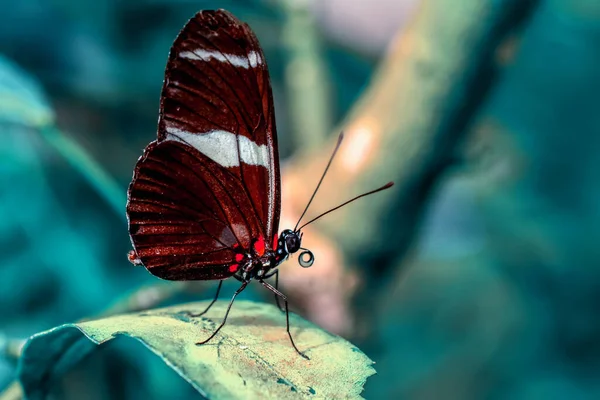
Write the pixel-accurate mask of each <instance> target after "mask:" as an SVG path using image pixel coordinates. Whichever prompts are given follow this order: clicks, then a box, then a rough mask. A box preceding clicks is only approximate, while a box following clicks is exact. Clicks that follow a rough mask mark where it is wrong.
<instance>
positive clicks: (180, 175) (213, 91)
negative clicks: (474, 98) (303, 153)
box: [127, 10, 281, 280]
mask: <svg viewBox="0 0 600 400" xmlns="http://www.w3.org/2000/svg"><path fill="white" fill-rule="evenodd" d="M280 204H281V200H280V177H279V159H278V154H277V135H276V132H275V120H274V114H273V99H272V94H271V86H270V82H269V75H268V71H267V66H266V63H265V58H264V55H263V53H262V50H261V48H260V46H259V44H258V41H257V39H256V37H255V36H254V34H253V33H252V31H251V30H250V28H249V27H248V26H247V25H246V24H243V23H241V22H240V21H238V20H237V19H235V18H234V17H233V16H232V15H231V14H229V13H227V12H226V11H222V10H219V11H203V12H200V13H198V14H197V15H196V16H195V17H194V18H192V19H191V20H190V21H189V22H188V23H187V24H186V26H185V27H184V28H183V30H182V31H181V33H180V34H179V36H178V37H177V39H176V40H175V43H174V44H173V47H172V48H171V52H170V55H169V60H168V63H167V68H166V72H165V82H164V86H163V91H162V95H161V108H160V118H159V127H158V141H157V142H154V143H151V144H150V145H149V146H148V147H147V148H146V150H145V152H144V155H143V156H142V157H141V158H140V160H139V161H138V164H137V165H136V168H135V172H134V177H133V181H132V183H131V185H130V187H129V201H128V204H127V213H128V218H129V232H130V235H131V240H132V243H133V246H134V249H135V251H136V254H137V256H138V257H139V259H140V260H141V262H142V264H143V265H144V266H145V267H146V268H148V270H149V271H150V272H152V273H153V274H154V275H157V276H159V277H161V278H165V279H176V280H184V279H222V278H225V277H228V276H231V275H233V273H234V272H233V271H230V268H229V267H230V265H231V264H232V263H233V262H234V258H235V256H234V250H233V248H234V246H240V247H241V248H243V249H249V248H250V246H251V245H252V242H253V240H256V239H258V238H260V237H261V236H262V237H264V238H266V239H267V240H266V243H269V244H270V240H268V239H270V238H272V237H273V235H274V233H275V232H276V231H277V228H278V225H279V212H280Z"/></svg>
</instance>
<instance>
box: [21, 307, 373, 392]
mask: <svg viewBox="0 0 600 400" xmlns="http://www.w3.org/2000/svg"><path fill="white" fill-rule="evenodd" d="M207 305H208V302H200V303H191V304H186V305H179V306H174V307H168V308H162V309H156V310H151V311H144V312H140V313H135V314H125V315H117V316H113V317H108V318H103V319H98V320H94V321H86V322H80V323H77V324H65V325H62V326H59V327H57V328H54V329H51V330H49V331H46V332H43V333H39V334H37V335H34V336H33V337H32V338H30V339H29V341H28V342H27V344H26V345H25V347H24V349H23V356H22V357H21V360H20V362H19V368H18V376H19V379H20V380H21V383H22V385H23V389H24V391H25V394H26V395H27V398H28V399H32V400H35V399H41V398H44V395H45V393H46V391H47V390H48V389H49V387H50V385H51V383H52V381H53V380H54V379H56V378H58V377H60V376H61V375H62V374H64V373H65V372H66V371H68V370H69V369H71V368H72V367H73V366H74V365H75V364H76V363H77V362H79V361H80V360H81V359H83V358H84V357H86V356H87V355H88V354H89V353H91V352H92V351H93V350H94V349H95V348H97V346H96V345H102V344H103V343H106V342H108V341H110V340H112V339H114V338H115V337H116V336H118V335H123V336H126V337H131V338H135V339H137V340H139V341H140V342H142V343H143V344H144V345H145V346H146V347H148V348H149V349H150V350H151V351H153V352H154V353H155V354H157V355H158V356H159V357H161V358H162V359H163V360H164V362H165V363H167V364H168V365H169V366H170V367H171V368H173V369H174V370H175V371H176V372H177V373H178V374H179V375H181V376H182V377H183V378H184V379H185V380H187V381H188V382H189V383H190V384H191V385H192V386H193V387H194V388H195V389H196V390H198V392H200V393H201V394H202V395H203V396H205V397H207V398H210V399H229V398H255V397H256V398H264V399H269V398H276V399H286V398H299V397H311V396H315V397H316V398H344V399H347V398H360V393H361V391H362V388H363V385H364V383H365V381H366V379H367V378H368V377H369V376H370V375H372V374H374V373H375V370H374V369H373V367H372V364H373V362H372V361H371V360H370V359H369V358H368V357H367V356H366V355H365V354H364V353H362V352H361V351H360V350H359V349H357V348H356V347H355V346H353V345H352V344H351V343H349V342H347V341H346V340H344V339H342V338H340V337H338V336H335V335H332V334H330V333H327V332H325V331H323V330H322V329H320V328H318V327H317V326H315V325H313V324H312V323H310V322H307V321H305V320H303V319H302V318H300V317H298V316H296V315H290V326H291V332H292V335H293V336H294V340H295V342H296V344H297V345H298V348H299V349H300V350H302V351H304V352H305V353H306V354H307V355H308V356H309V357H310V360H305V359H303V358H302V357H300V356H299V355H298V354H297V353H296V352H295V350H294V349H293V348H292V346H291V344H290V342H289V338H288V336H287V333H286V330H285V314H284V313H282V312H281V311H279V310H278V309H277V308H276V307H275V306H272V305H267V304H263V303H254V302H250V301H237V302H236V303H235V304H234V306H233V308H232V310H231V313H230V315H229V318H228V320H227V324H226V325H225V327H224V328H223V329H222V330H221V331H220V332H219V334H217V335H216V336H215V337H214V338H213V339H212V340H211V341H210V342H209V343H207V344H205V345H200V346H197V345H196V344H195V343H196V342H198V341H201V340H203V339H205V338H207V337H208V336H209V335H210V334H212V332H213V331H214V330H215V328H216V327H217V326H218V324H219V323H220V322H221V320H222V318H223V316H224V314H225V310H226V308H227V305H228V302H226V301H219V302H217V303H215V304H214V306H213V307H212V308H211V310H210V311H209V312H208V313H207V314H205V316H203V317H197V318H191V317H189V316H188V312H192V313H199V312H201V311H202V310H204V309H205V308H206V306H207Z"/></svg>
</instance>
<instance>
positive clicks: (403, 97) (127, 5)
mask: <svg viewBox="0 0 600 400" xmlns="http://www.w3.org/2000/svg"><path fill="white" fill-rule="evenodd" d="M211 8H226V9H228V10H230V11H231V12H233V13H234V14H235V15H236V16H238V17H239V18H240V19H242V20H244V21H246V22H248V23H249V24H250V25H251V27H252V28H253V29H254V30H255V31H256V34H257V36H258V37H259V40H260V42H261V44H262V46H263V48H264V51H265V53H266V57H267V60H268V63H269V68H270V71H271V78H272V84H273V91H274V96H275V103H276V110H277V111H276V113H277V122H278V130H279V138H280V154H281V155H282V159H283V160H282V162H283V163H284V164H283V165H284V174H283V185H284V201H283V207H284V211H283V212H284V218H283V221H282V225H283V224H284V223H286V222H287V221H293V220H294V218H295V217H297V213H298V212H299V211H298V210H300V211H301V207H302V205H303V204H305V201H306V199H307V198H308V196H310V191H311V189H312V187H313V185H314V182H316V180H317V179H318V174H319V172H318V171H320V170H321V168H322V165H323V161H324V159H325V157H327V155H328V153H329V151H330V149H331V143H332V140H333V139H334V138H335V135H336V133H337V132H338V131H339V129H341V128H342V127H344V128H345V129H346V131H347V143H346V144H345V145H344V146H347V149H348V150H346V152H345V153H343V154H342V155H341V156H340V158H341V160H338V161H339V163H338V164H339V166H338V167H337V168H334V169H333V170H332V174H331V176H330V177H329V178H328V180H326V184H325V186H326V188H324V189H323V193H321V195H320V197H319V198H318V200H317V203H316V205H315V208H314V210H313V211H314V212H316V210H322V209H324V208H325V207H326V206H331V205H335V203H336V202H337V200H338V199H343V197H346V198H347V197H349V196H350V195H351V194H355V193H357V192H358V191H360V190H361V189H365V190H366V189H369V188H372V187H373V186H374V185H377V184H383V183H385V182H387V181H389V180H394V181H396V186H395V187H394V189H392V190H391V191H389V192H388V193H385V194H380V195H376V196H377V197H376V198H375V196H374V197H373V198H372V199H371V200H367V201H365V202H363V203H361V204H357V205H353V206H351V207H352V209H350V207H349V209H348V210H346V211H343V212H340V213H339V214H338V215H337V216H333V215H332V216H331V218H330V217H328V219H327V220H324V221H323V222H322V223H321V222H319V224H315V225H314V226H312V227H311V229H312V230H311V231H307V232H311V233H312V235H309V234H308V233H307V234H306V235H305V236H306V240H308V242H307V243H311V246H312V247H311V248H312V250H313V252H315V255H316V257H317V261H316V264H315V266H314V267H313V268H312V269H311V270H308V271H306V270H302V269H301V268H299V267H298V266H297V265H296V264H295V261H292V262H291V263H288V265H287V266H285V267H284V268H282V274H283V277H282V280H283V282H282V284H283V290H284V292H287V293H290V295H291V297H292V299H293V301H294V308H295V309H296V310H297V312H298V313H300V314H302V315H304V316H305V317H306V318H308V319H311V320H313V321H315V322H317V323H319V324H320V325H322V326H324V327H325V328H327V329H329V330H331V331H333V332H337V333H339V334H341V335H343V336H344V337H347V338H348V339H350V340H352V341H353V342H354V343H356V344H357V345H358V346H359V347H360V348H361V349H363V350H364V351H365V352H366V353H367V354H368V355H369V356H370V357H371V358H372V359H374V360H375V361H376V365H375V367H376V369H377V371H378V374H377V375H375V376H374V377H372V378H370V379H369V381H368V383H367V385H366V390H365V392H364V395H365V397H366V398H372V399H398V398H403V399H404V398H406V399H598V398H600V317H599V315H600V245H599V243H600V2H598V1H597V0H518V1H517V0H395V1H392V0H372V1H369V2H366V1H364V2H363V1H358V0H322V1H318V0H304V1H299V0H295V1H292V0H289V1H285V0H252V1H250V0H246V1H242V0H239V1H233V0H229V1H225V0H223V1H208V0H207V1H202V0H197V1H189V0H187V1H183V0H178V1H172V0H170V1H164V0H153V1H149V0H138V1H122V0H119V1H117V0H105V1H102V2H81V1H74V0H46V1H40V0H20V1H18V2H12V1H8V0H2V1H0V9H1V10H2V12H0V353H1V354H2V357H0V389H2V388H5V387H7V386H9V385H11V381H13V380H14V378H15V365H16V361H15V357H16V356H17V355H18V351H19V343H20V340H22V339H23V338H26V337H28V336H29V335H32V334H34V333H36V332H39V331H42V330H46V329H49V328H51V327H53V326H56V325H59V324H61V323H66V322H71V321H75V320H78V319H81V318H85V317H91V316H94V315H98V314H102V313H108V312H116V311H123V310H134V309H139V308H144V307H148V306H152V307H154V306H158V305H164V304H169V303H178V302H183V301H189V300H194V299H198V298H210V297H211V296H212V294H213V290H214V287H215V284H214V283H213V284H211V283H208V284H205V283H199V284H169V283H162V282H158V281H157V280H156V279H155V278H153V277H151V276H150V275H149V274H148V273H147V272H146V271H144V270H143V269H140V268H135V267H133V266H131V265H130V264H129V263H128V262H127V260H126V257H125V255H126V253H127V251H128V250H129V249H130V243H129V238H128V236H127V228H126V220H125V192H126V187H127V184H128V183H129V180H130V178H131V174H132V169H133V166H134V164H135V162H136V160H137V158H138V157H139V155H140V154H141V152H142V149H143V148H144V147H145V145H146V144H147V143H148V142H150V141H151V140H153V138H154V136H155V133H156V119H157V111H158V100H159V92H160V88H161V85H162V78H163V72H164V66H165V61H166V56H167V53H168V50H169V47H170V45H171V43H172V41H173V39H174V38H175V36H176V34H177V32H178V31H179V29H181V27H182V26H183V25H184V23H185V22H186V21H187V19H188V18H190V17H191V16H192V15H193V14H194V13H195V12H197V11H198V10H200V9H211ZM309 236H310V237H312V239H310V238H309ZM311 240H312V242H311ZM234 286H235V283H232V284H231V285H226V286H225V288H226V290H230V291H232V290H233V288H234ZM256 286H258V285H256ZM244 296H245V297H246V298H249V299H255V300H259V301H262V300H264V301H271V296H267V295H266V294H265V293H263V292H262V291H261V290H260V288H259V287H254V288H252V289H251V290H247V291H246V292H245V293H244ZM11 393H12V394H11V395H12V396H14V391H12V392H11ZM5 395H6V394H5ZM6 396H7V397H3V395H0V399H2V400H7V399H8V398H9V397H8V395H6ZM55 396H56V397H57V398H68V399H82V398H85V399H138V398H140V399H141V398H143V399H147V400H150V399H163V398H195V397H198V396H197V394H196V393H195V392H194V391H193V390H192V389H191V387H190V386H189V385H188V384H187V383H185V382H184V381H183V380H182V379H181V378H179V377H178V376H177V375H176V374H175V373H174V372H172V371H171V370H170V369H169V368H168V367H166V366H165V365H163V363H162V362H161V361H160V360H158V359H156V357H154V356H152V355H151V354H149V352H148V351H146V350H144V349H142V347H141V346H138V345H135V344H131V343H129V342H128V343H118V344H116V345H111V346H108V348H107V349H105V350H103V351H101V352H98V353H96V354H94V356H93V357H90V358H89V359H87V360H86V361H85V362H84V363H83V364H81V365H80V366H79V367H78V368H77V369H76V370H74V371H72V372H70V373H69V374H68V375H66V376H65V379H64V380H63V381H62V382H59V383H58V384H57V388H56V389H55ZM11 398H15V397H11Z"/></svg>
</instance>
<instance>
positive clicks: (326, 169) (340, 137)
mask: <svg viewBox="0 0 600 400" xmlns="http://www.w3.org/2000/svg"><path fill="white" fill-rule="evenodd" d="M342 139H344V132H343V131H342V132H341V133H340V136H338V141H337V144H336V145H335V149H333V153H331V157H329V162H328V163H327V166H326V167H325V171H323V175H322V176H321V180H319V183H318V184H317V187H316V188H315V191H314V192H313V194H312V196H311V197H310V200H309V201H308V204H307V205H306V208H305V209H304V211H303V212H302V215H301V216H300V218H299V219H298V222H297V223H296V227H295V228H294V231H297V229H296V228H298V225H300V221H302V218H303V217H304V214H306V211H308V207H310V203H312V201H313V199H314V198H315V195H316V194H317V192H318V191H319V187H320V186H321V183H322V182H323V179H325V175H327V171H328V170H329V167H330V166H331V162H332V161H333V158H334V157H335V154H336V153H337V151H338V149H339V148H340V145H341V144H342Z"/></svg>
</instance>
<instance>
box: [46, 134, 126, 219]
mask: <svg viewBox="0 0 600 400" xmlns="http://www.w3.org/2000/svg"><path fill="white" fill-rule="evenodd" d="M39 132H40V134H41V136H42V138H43V139H44V140H45V141H46V142H47V143H48V144H49V145H50V146H52V147H53V148H54V149H55V150H56V151H57V152H58V153H59V154H60V155H61V156H62V157H63V158H64V159H65V160H66V161H67V162H68V163H69V164H70V165H71V167H72V168H73V169H75V170H76V171H77V172H79V173H80V174H81V175H83V177H84V178H86V180H87V181H88V182H89V183H90V184H91V185H92V187H93V188H94V189H95V190H97V191H98V193H99V194H100V195H101V196H102V197H103V198H104V200H106V202H107V203H108V204H110V205H111V206H112V208H113V209H114V210H115V211H116V212H117V213H118V214H119V215H121V216H122V215H124V210H125V203H126V201H127V199H126V198H125V190H124V188H123V187H122V186H121V185H119V184H118V183H117V182H116V181H115V180H114V179H113V178H112V177H111V176H110V175H109V174H108V173H107V172H106V171H105V170H104V168H102V166H101V165H100V164H98V163H97V162H96V160H94V159H93V158H92V157H91V156H90V155H89V153H88V152H87V151H85V149H84V148H83V147H81V146H80V145H79V144H78V143H77V142H76V141H75V140H73V139H72V138H70V137H69V136H67V135H65V133H63V132H62V131H60V130H59V129H58V128H56V127H55V126H54V125H45V126H43V127H41V128H40V130H39Z"/></svg>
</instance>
